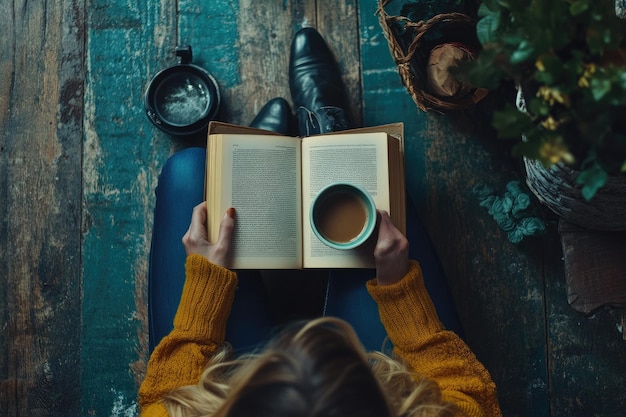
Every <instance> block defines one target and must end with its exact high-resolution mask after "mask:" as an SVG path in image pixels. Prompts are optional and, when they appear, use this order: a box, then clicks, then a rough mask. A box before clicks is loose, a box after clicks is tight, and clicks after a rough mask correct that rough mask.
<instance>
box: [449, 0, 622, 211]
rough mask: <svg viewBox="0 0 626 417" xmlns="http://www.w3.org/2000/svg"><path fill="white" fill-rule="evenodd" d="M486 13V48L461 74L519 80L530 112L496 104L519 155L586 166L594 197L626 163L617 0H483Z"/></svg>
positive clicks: (481, 12) (585, 179)
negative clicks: (609, 177) (499, 107)
mask: <svg viewBox="0 0 626 417" xmlns="http://www.w3.org/2000/svg"><path fill="white" fill-rule="evenodd" d="M478 17H479V20H478V22H477V25H476V32H477V36H478V39H479V41H480V43H481V45H482V49H481V51H480V53H479V55H478V57H477V59H476V61H474V62H471V63H465V64H462V65H461V66H460V72H459V74H458V76H460V77H462V78H464V79H466V80H467V81H469V82H470V83H472V84H473V85H475V86H477V87H484V88H488V89H491V90H493V89H497V88H499V87H501V86H503V85H506V84H508V85H513V83H514V84H515V85H517V86H518V87H521V91H522V92H523V97H524V101H525V107H526V108H525V110H526V111H524V112H522V111H520V110H519V109H518V107H517V106H515V105H514V103H510V104H509V105H507V106H505V107H504V108H503V109H500V110H498V111H496V112H495V113H494V117H493V123H492V124H493V126H494V127H495V129H496V130H497V132H498V136H500V137H502V138H515V139H517V140H518V142H517V144H516V145H515V146H514V148H513V152H514V154H516V155H523V156H526V157H528V158H531V159H535V160H539V161H541V162H542V163H543V164H544V166H546V167H549V166H551V165H553V164H556V163H565V164H568V165H572V166H573V167H575V168H576V169H578V170H580V171H581V175H579V177H578V182H579V183H580V184H582V186H583V188H582V193H583V196H584V197H585V198H586V199H588V200H590V199H591V198H592V197H593V196H594V195H595V193H596V192H597V190H598V189H599V188H601V187H602V186H603V185H604V184H605V183H606V180H607V178H608V176H609V175H620V174H622V175H623V173H624V172H625V171H626V52H625V51H624V49H623V48H622V47H623V42H624V36H625V33H626V32H625V31H626V23H625V21H624V20H622V19H620V18H618V17H617V16H616V10H615V4H614V1H613V0H483V2H482V3H481V4H480V6H479V8H478ZM520 137H523V140H519V138H520Z"/></svg>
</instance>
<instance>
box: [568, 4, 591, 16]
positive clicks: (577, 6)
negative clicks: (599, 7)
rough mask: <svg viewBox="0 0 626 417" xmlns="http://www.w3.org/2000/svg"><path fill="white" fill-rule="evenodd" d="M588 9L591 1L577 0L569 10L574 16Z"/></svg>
mask: <svg viewBox="0 0 626 417" xmlns="http://www.w3.org/2000/svg"><path fill="white" fill-rule="evenodd" d="M596 1H597V0H596ZM587 9H589V2H587V1H584V0H576V1H574V2H573V3H572V4H571V5H570V6H569V12H570V13H571V14H572V16H577V15H579V14H581V13H583V12H585V11H586V10H587Z"/></svg>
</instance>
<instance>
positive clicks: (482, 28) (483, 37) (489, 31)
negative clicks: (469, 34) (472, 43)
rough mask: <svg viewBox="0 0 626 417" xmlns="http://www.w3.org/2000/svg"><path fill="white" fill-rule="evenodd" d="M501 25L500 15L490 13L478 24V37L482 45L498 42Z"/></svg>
mask: <svg viewBox="0 0 626 417" xmlns="http://www.w3.org/2000/svg"><path fill="white" fill-rule="evenodd" d="M499 25H500V14H499V13H493V12H489V13H488V14H486V15H485V16H484V17H482V18H481V19H480V20H479V21H478V22H477V23H476V36H477V37H478V41H479V42H480V43H481V44H482V45H486V44H488V43H492V42H497V40H498V38H497V35H496V33H497V31H498V26H499Z"/></svg>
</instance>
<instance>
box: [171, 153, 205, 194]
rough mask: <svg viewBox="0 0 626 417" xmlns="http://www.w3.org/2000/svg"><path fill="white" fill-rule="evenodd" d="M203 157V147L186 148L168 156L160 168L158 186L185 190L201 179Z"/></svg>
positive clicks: (203, 167)
mask: <svg viewBox="0 0 626 417" xmlns="http://www.w3.org/2000/svg"><path fill="white" fill-rule="evenodd" d="M205 159H206V150H205V149H204V148H187V149H183V150H182V151H179V152H176V153H175V154H174V155H172V156H170V157H169V158H168V160H167V162H166V163H165V165H164V166H163V169H162V170H161V175H160V176H159V187H173V188H174V189H177V190H186V189H188V188H189V187H192V186H193V185H194V184H196V183H197V182H198V181H203V180H204V169H205ZM194 188H195V187H194Z"/></svg>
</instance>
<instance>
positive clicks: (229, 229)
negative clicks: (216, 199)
mask: <svg viewBox="0 0 626 417" xmlns="http://www.w3.org/2000/svg"><path fill="white" fill-rule="evenodd" d="M234 229H235V209H234V208H232V207H231V208H229V209H228V210H226V213H224V217H222V221H221V222H220V233H219V236H218V238H217V242H216V243H217V244H226V245H227V246H230V242H231V240H232V238H233V230H234Z"/></svg>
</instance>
